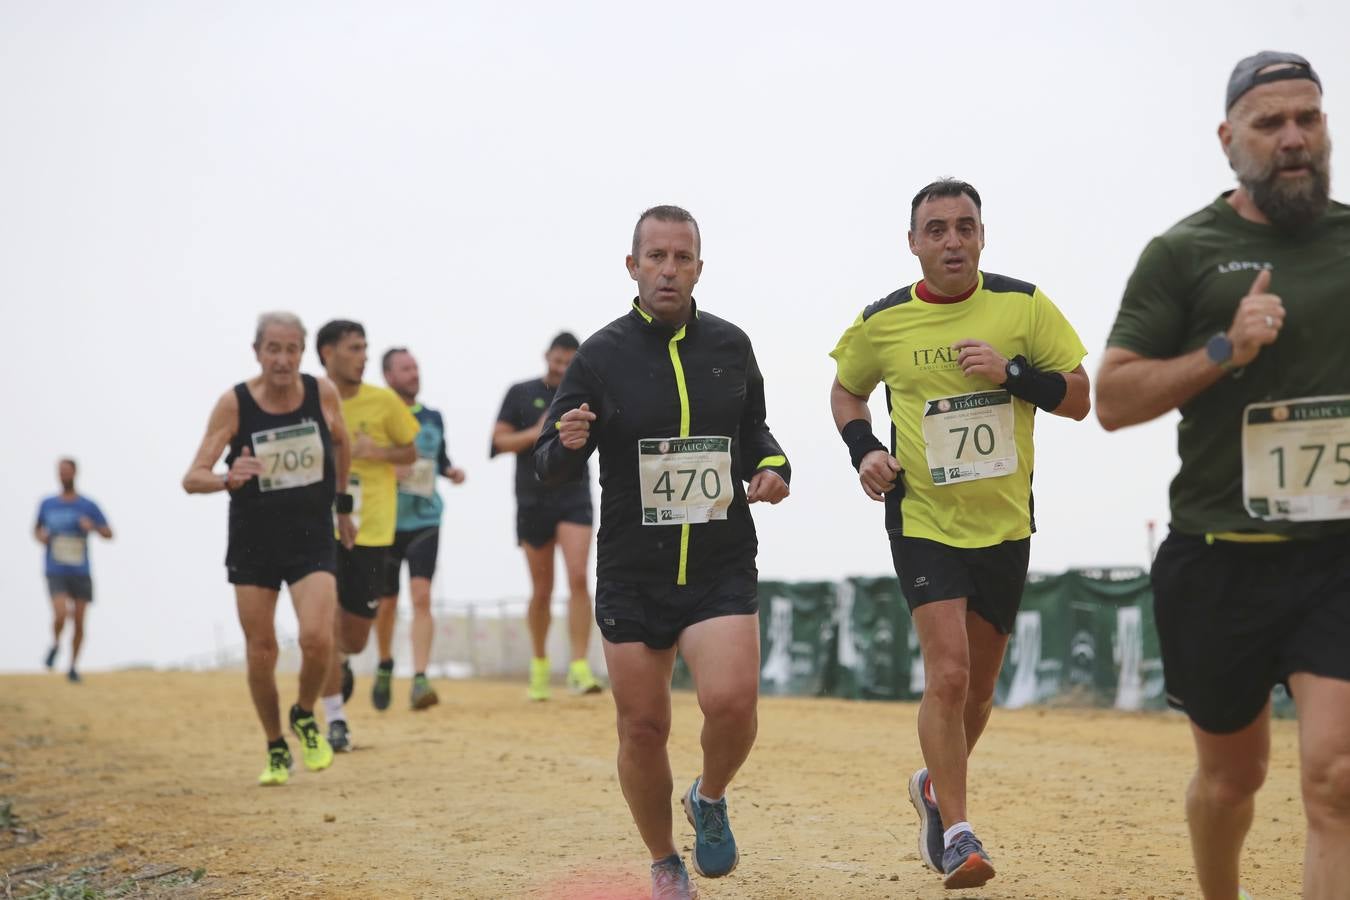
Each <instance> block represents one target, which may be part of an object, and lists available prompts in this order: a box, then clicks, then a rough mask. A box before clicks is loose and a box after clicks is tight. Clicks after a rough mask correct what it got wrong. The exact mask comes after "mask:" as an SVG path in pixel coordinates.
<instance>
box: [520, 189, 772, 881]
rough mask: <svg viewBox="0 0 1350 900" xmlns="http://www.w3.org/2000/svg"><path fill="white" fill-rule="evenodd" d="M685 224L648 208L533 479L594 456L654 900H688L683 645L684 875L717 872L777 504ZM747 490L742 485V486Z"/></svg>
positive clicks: (628, 751) (615, 668)
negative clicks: (696, 709) (608, 314)
mask: <svg viewBox="0 0 1350 900" xmlns="http://www.w3.org/2000/svg"><path fill="white" fill-rule="evenodd" d="M699 250H700V247H699V233H698V225H697V223H696V222H695V221H694V219H693V217H692V216H690V215H689V213H687V212H686V211H684V210H682V209H679V208H678V207H668V206H664V207H655V208H654V209H651V210H648V211H647V212H645V213H643V215H642V217H641V218H640V219H639V220H638V225H637V228H636V229H635V230H634V235H633V253H632V255H631V256H629V257H628V261H627V263H628V270H629V273H630V275H631V276H632V277H633V280H635V281H636V282H637V283H638V297H637V299H636V300H635V301H634V302H633V307H632V309H631V310H629V312H628V314H627V315H625V316H623V317H621V318H619V319H616V320H615V321H614V322H611V323H610V324H609V325H607V326H606V327H604V328H603V329H601V330H600V331H598V332H597V333H596V334H594V335H592V336H591V338H590V339H588V340H587V341H586V342H585V343H583V344H582V346H581V349H580V351H579V352H578V353H577V355H576V358H575V359H574V360H573V361H572V365H571V366H570V367H569V368H568V370H567V374H566V375H564V376H563V380H562V384H561V385H560V386H559V387H558V392H557V395H556V396H555V397H554V399H553V403H552V405H551V406H550V407H549V410H548V412H547V414H546V415H545V418H544V427H543V430H542V432H541V435H540V438H539V441H538V442H537V443H536V445H535V469H536V471H537V472H538V474H539V477H540V479H541V480H542V481H543V482H545V483H556V482H561V481H565V480H566V479H568V478H570V477H573V476H574V475H575V473H576V472H577V471H579V470H580V468H581V466H583V465H584V464H585V461H586V459H587V458H588V457H589V456H590V454H591V453H592V452H594V451H595V450H596V448H599V450H600V489H601V490H600V534H599V552H598V563H597V571H596V576H597V586H596V597H595V614H596V620H597V621H598V622H599V624H600V631H601V633H602V634H603V635H604V638H605V660H606V663H607V664H608V667H609V674H610V681H611V684H612V687H613V692H614V700H615V705H616V706H617V709H618V720H619V780H620V783H621V784H622V786H623V791H624V797H625V798H626V799H627V800H628V805H629V808H630V809H631V810H632V813H633V818H634V819H635V820H636V822H637V825H638V830H639V831H640V832H641V834H642V837H643V840H644V841H645V842H646V844H647V847H648V849H649V850H650V851H651V853H652V859H653V860H654V864H653V866H652V880H653V896H657V897H665V896H669V897H683V896H688V892H689V885H688V877H687V874H686V873H685V872H684V868H683V863H682V862H681V860H680V857H679V855H678V853H677V852H676V849H675V841H674V835H673V832H672V830H671V817H670V803H669V798H670V793H671V790H672V780H671V773H670V761H669V757H668V756H667V753H666V739H667V737H668V735H669V729H670V690H669V685H670V675H671V670H672V668H673V666H674V664H675V652H676V647H677V646H678V649H679V651H680V652H681V653H682V654H683V656H684V658H685V661H686V662H687V663H688V665H689V668H690V671H691V672H692V674H693V676H694V681H695V683H696V685H697V686H698V695H699V705H700V707H701V708H702V710H703V714H704V727H703V751H704V759H703V773H702V775H701V776H700V777H699V778H697V779H695V781H694V783H693V785H692V786H691V787H690V788H689V790H688V792H687V793H686V794H685V797H684V807H685V812H686V815H687V816H688V817H689V820H690V822H691V823H692V824H693V825H694V830H695V844H694V853H693V862H694V868H695V869H696V870H697V871H698V872H699V873H700V874H702V875H704V876H705V877H716V876H719V875H725V874H727V873H728V872H730V871H731V870H732V869H733V868H734V867H735V865H736V862H737V860H738V858H739V857H738V853H737V850H736V842H735V839H734V838H733V837H732V833H731V828H730V826H729V825H728V823H727V818H726V815H727V813H726V800H725V797H724V794H725V792H726V787H727V784H728V783H729V782H730V781H731V779H732V777H733V776H734V775H735V773H736V770H737V769H738V768H739V767H740V765H741V763H743V762H744V761H745V758H746V757H747V756H748V755H749V752H750V747H751V746H752V745H753V743H754V738H755V727H756V721H755V716H756V712H755V710H756V702H757V699H758V688H759V615H758V609H759V605H758V598H757V593H756V590H757V577H758V573H757V571H756V568H755V553H756V550H757V547H758V545H757V541H756V538H755V526H754V522H753V521H752V519H751V517H750V509H749V506H748V504H749V503H755V502H758V501H761V500H763V501H767V502H769V503H777V502H778V501H780V500H782V499H783V498H784V497H786V496H787V494H788V479H789V478H790V476H791V468H790V467H789V465H788V462H787V458H786V456H784V454H783V451H782V449H781V448H780V447H779V446H778V442H777V441H776V440H774V437H773V435H772V434H771V433H770V432H769V428H768V426H767V425H766V424H765V421H764V380H763V377H762V376H761V375H760V372H759V367H758V365H757V364H756V363H755V355H754V351H753V349H752V348H751V346H750V339H749V338H748V337H746V335H745V332H743V331H741V330H740V329H739V328H737V327H736V326H735V325H732V324H731V323H730V322H727V321H725V320H723V319H719V318H718V317H716V316H713V315H709V314H708V313H706V312H701V311H699V309H698V307H697V305H696V304H695V303H694V300H693V294H692V292H693V288H694V285H695V284H697V283H698V277H699V274H700V272H701V270H702V266H703V263H702V260H701V259H700V257H699ZM742 482H748V486H747V485H743V484H742Z"/></svg>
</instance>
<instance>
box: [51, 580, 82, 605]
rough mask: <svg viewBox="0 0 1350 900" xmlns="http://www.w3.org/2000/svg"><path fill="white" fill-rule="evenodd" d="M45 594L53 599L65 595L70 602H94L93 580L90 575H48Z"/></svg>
mask: <svg viewBox="0 0 1350 900" xmlns="http://www.w3.org/2000/svg"><path fill="white" fill-rule="evenodd" d="M47 593H49V594H51V595H52V596H53V597H55V596H56V595H57V594H65V595H66V596H67V597H69V598H70V599H72V600H82V601H84V602H85V603H93V602H94V579H93V576H91V575H48V576H47Z"/></svg>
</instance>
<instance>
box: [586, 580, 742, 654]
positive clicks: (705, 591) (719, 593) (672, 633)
mask: <svg viewBox="0 0 1350 900" xmlns="http://www.w3.org/2000/svg"><path fill="white" fill-rule="evenodd" d="M757 612H759V573H758V572H756V571H754V570H753V569H752V570H750V571H748V572H737V573H734V574H730V575H724V576H722V577H721V578H717V579H714V580H712V581H705V582H702V583H700V584H640V583H636V582H625V581H601V582H600V583H599V584H597V585H596V586H595V621H596V622H597V623H598V624H599V625H600V633H601V634H602V635H604V636H605V640H607V641H609V642H610V643H612V644H628V643H633V642H634V641H641V642H642V643H644V644H646V645H647V646H648V647H651V648H652V649H653V650H665V649H667V648H669V647H673V646H674V645H675V642H676V641H677V640H679V637H680V632H682V631H684V630H685V629H686V628H688V627H689V626H690V625H694V624H697V623H699V622H702V621H704V620H705V619H716V618H719V617H720V616H748V615H752V614H754V613H757Z"/></svg>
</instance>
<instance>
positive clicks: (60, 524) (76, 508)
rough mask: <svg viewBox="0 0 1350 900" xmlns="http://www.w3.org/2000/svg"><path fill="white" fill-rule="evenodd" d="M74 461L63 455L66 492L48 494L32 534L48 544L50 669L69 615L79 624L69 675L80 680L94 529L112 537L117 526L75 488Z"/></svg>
mask: <svg viewBox="0 0 1350 900" xmlns="http://www.w3.org/2000/svg"><path fill="white" fill-rule="evenodd" d="M75 468H76V467H75V460H73V459H63V460H61V461H60V462H59V463H58V464H57V467H56V470H57V475H58V476H59V477H60V479H61V493H59V494H56V495H55V496H52V497H47V498H45V499H44V500H43V501H42V504H41V505H40V506H39V507H38V514H37V523H36V524H35V525H34V526H33V535H34V536H35V537H36V538H37V539H38V541H39V542H40V543H42V544H44V545H45V546H46V548H47V553H46V561H47V567H46V572H47V592H48V593H49V594H51V598H52V646H51V649H50V650H48V651H47V660H46V662H47V668H48V669H50V668H52V667H53V666H55V665H56V654H57V652H58V651H59V650H60V649H61V632H62V631H63V630H65V627H66V617H67V616H70V618H71V621H72V622H73V624H74V626H75V627H74V634H73V635H72V636H71V641H70V669H69V670H68V671H67V672H66V677H67V678H68V679H70V680H71V681H72V682H76V683H78V682H79V680H80V675H79V672H77V671H76V669H75V662H76V660H77V659H79V656H80V647H81V645H83V643H84V610H85V607H87V606H88V605H89V604H90V603H93V602H94V579H93V576H92V575H91V574H90V569H89V532H91V531H92V532H96V533H98V534H101V535H102V536H103V537H104V538H106V539H109V540H111V539H112V529H111V528H109V527H108V520H107V519H106V518H105V517H104V515H103V510H101V509H99V508H98V504H97V503H95V502H94V501H93V500H90V499H89V498H88V497H81V496H80V495H79V494H78V493H76V491H75Z"/></svg>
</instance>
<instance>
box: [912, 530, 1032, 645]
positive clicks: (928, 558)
mask: <svg viewBox="0 0 1350 900" xmlns="http://www.w3.org/2000/svg"><path fill="white" fill-rule="evenodd" d="M1030 557H1031V538H1022V539H1021V540H1020V541H1004V542H1003V543H1001V544H995V545H994V546H992V547H975V548H967V547H949V546H947V545H946V544H941V543H938V542H937V541H930V540H928V539H926V538H915V537H903V536H899V535H892V537H891V561H892V562H893V563H894V564H895V574H896V577H897V578H899V579H900V592H901V593H903V594H904V595H905V602H906V603H907V604H909V611H910V612H911V613H913V612H914V610H915V608H917V607H920V606H923V605H924V604H925V603H933V602H934V601H937V600H952V599H955V598H957V597H966V598H967V603H966V608H967V609H968V610H970V611H971V612H973V613H976V614H977V615H979V617H980V618H982V619H984V620H985V621H986V622H988V623H989V624H990V625H993V626H994V628H995V629H997V631H998V633H999V634H1012V630H1013V625H1015V624H1016V622H1017V610H1018V607H1020V606H1021V605H1022V589H1023V588H1024V587H1026V583H1027V563H1028V561H1029V560H1030Z"/></svg>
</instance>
